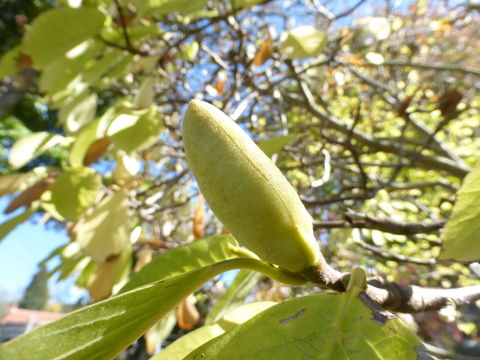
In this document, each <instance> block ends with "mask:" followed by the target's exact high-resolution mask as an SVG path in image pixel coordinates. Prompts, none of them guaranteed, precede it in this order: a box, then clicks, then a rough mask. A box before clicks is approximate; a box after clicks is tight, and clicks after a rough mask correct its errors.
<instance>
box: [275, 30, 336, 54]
mask: <svg viewBox="0 0 480 360" xmlns="http://www.w3.org/2000/svg"><path fill="white" fill-rule="evenodd" d="M327 41H328V38H327V34H326V33H325V32H324V31H322V30H319V29H316V28H314V27H313V26H308V25H305V26H300V27H297V28H295V29H291V30H287V31H285V32H284V33H283V34H282V36H281V37H280V52H281V53H282V54H284V55H286V56H287V57H289V58H292V59H303V58H308V57H312V56H318V55H320V54H321V53H322V51H323V49H324V48H325V46H326V45H327Z"/></svg>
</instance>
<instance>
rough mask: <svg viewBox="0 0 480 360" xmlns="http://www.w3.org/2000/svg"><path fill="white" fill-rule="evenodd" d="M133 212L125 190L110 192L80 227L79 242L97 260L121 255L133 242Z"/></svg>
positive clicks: (78, 232)
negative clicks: (131, 219)
mask: <svg viewBox="0 0 480 360" xmlns="http://www.w3.org/2000/svg"><path fill="white" fill-rule="evenodd" d="M129 219H130V214H129V209H128V203H127V198H126V196H125V195H124V194H123V193H122V192H120V191H119V192H116V193H113V194H111V195H108V196H107V197H106V198H105V199H103V200H102V201H101V202H100V204H98V206H97V207H96V208H95V211H94V212H93V213H92V214H91V215H89V216H88V217H86V218H84V219H82V221H81V223H79V224H78V228H77V241H78V243H79V244H80V246H81V247H82V249H83V251H84V252H85V254H87V255H89V256H91V257H92V258H93V259H94V260H95V261H96V262H97V263H103V262H104V261H105V260H106V259H107V258H108V257H110V256H113V255H118V254H120V253H121V252H122V251H124V250H125V249H126V248H127V246H128V245H129V244H130V221H129Z"/></svg>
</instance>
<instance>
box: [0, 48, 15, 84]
mask: <svg viewBox="0 0 480 360" xmlns="http://www.w3.org/2000/svg"><path fill="white" fill-rule="evenodd" d="M19 58H20V46H15V47H13V48H11V49H10V50H8V51H7V52H6V53H5V54H4V55H3V56H2V58H1V59H0V80H1V79H3V78H4V77H7V76H11V75H14V74H15V73H16V72H17V71H18V60H19Z"/></svg>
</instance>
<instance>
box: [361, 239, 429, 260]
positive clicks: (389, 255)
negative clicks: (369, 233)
mask: <svg viewBox="0 0 480 360" xmlns="http://www.w3.org/2000/svg"><path fill="white" fill-rule="evenodd" d="M353 242H354V243H355V244H357V245H359V246H360V247H362V248H364V249H367V250H368V251H370V252H372V253H373V254H375V255H378V256H380V257H381V258H383V259H384V260H392V261H396V262H399V263H410V264H415V265H424V266H431V265H435V264H436V263H437V261H436V260H435V259H420V258H416V257H410V256H405V255H401V254H396V253H394V252H391V251H389V250H387V249H382V248H380V247H377V246H373V245H370V244H367V243H366V242H365V241H362V240H360V239H354V240H353Z"/></svg>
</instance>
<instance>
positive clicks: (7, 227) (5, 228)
mask: <svg viewBox="0 0 480 360" xmlns="http://www.w3.org/2000/svg"><path fill="white" fill-rule="evenodd" d="M32 213H33V210H32V209H27V210H26V211H25V212H23V213H21V214H20V215H17V216H15V217H13V218H11V219H9V220H7V221H5V222H4V223H3V224H0V241H1V240H3V239H4V238H5V237H6V236H7V235H8V234H9V233H10V232H11V231H12V230H13V229H15V228H16V227H17V226H18V225H20V224H21V223H23V222H24V221H26V220H27V219H28V218H29V217H30V215H32Z"/></svg>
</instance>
